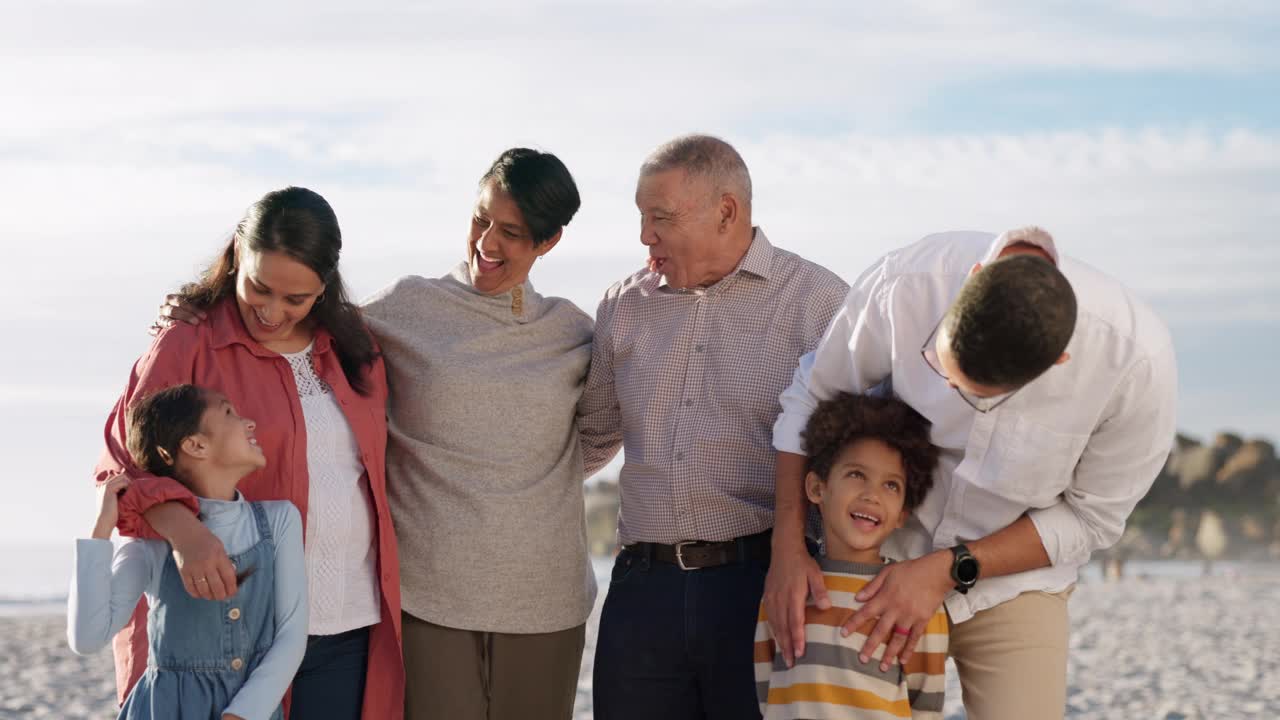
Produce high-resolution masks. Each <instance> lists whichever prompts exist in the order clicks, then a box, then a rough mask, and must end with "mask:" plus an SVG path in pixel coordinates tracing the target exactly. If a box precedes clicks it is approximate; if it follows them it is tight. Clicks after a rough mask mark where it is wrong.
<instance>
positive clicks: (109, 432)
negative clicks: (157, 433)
mask: <svg viewBox="0 0 1280 720" xmlns="http://www.w3.org/2000/svg"><path fill="white" fill-rule="evenodd" d="M199 332H200V330H199V329H197V328H194V327H191V326H189V325H187V324H185V323H177V324H176V325H174V326H173V327H171V328H168V329H166V330H163V331H161V333H160V335H159V336H158V337H157V338H156V339H155V341H154V342H152V344H151V348H150V349H149V350H147V352H146V353H145V354H144V355H143V356H142V357H140V358H138V361H137V362H136V363H134V365H133V371H132V373H130V375H129V384H128V385H127V386H126V387H125V390H124V392H123V393H122V394H121V395H120V399H119V400H117V401H116V404H115V407H113V408H112V409H111V415H110V416H108V417H107V422H106V426H105V428H104V429H103V436H104V437H103V439H104V447H103V450H102V456H101V457H100V459H99V460H98V464H97V466H96V468H95V472H94V479H95V481H96V482H98V483H102V482H104V481H106V479H107V478H108V477H110V476H112V475H115V474H117V473H120V472H127V473H128V474H129V476H130V477H131V478H132V482H130V484H129V488H128V489H127V490H126V491H125V493H124V494H123V495H122V496H121V497H120V519H119V521H118V522H117V523H116V525H117V527H118V528H119V530H120V534H121V535H125V536H129V537H142V538H151V539H156V538H158V537H159V536H158V535H157V534H156V533H155V531H154V530H152V529H151V526H150V525H148V524H147V521H146V519H145V518H144V517H143V515H142V514H143V513H144V512H146V511H147V510H149V509H150V508H152V507H154V506H156V505H158V504H160V503H163V502H169V501H177V502H181V503H183V504H184V505H186V506H187V507H188V508H190V509H191V512H192V513H196V512H199V510H200V506H199V503H198V502H197V500H196V497H195V495H193V494H192V493H191V491H190V490H188V489H187V488H186V487H184V486H183V485H182V484H181V483H179V482H177V481H176V480H173V479H172V478H168V477H162V476H157V475H152V474H150V473H146V472H143V471H142V470H141V469H140V468H139V467H138V466H137V465H136V464H135V463H134V462H133V458H132V456H131V455H130V454H129V449H128V443H127V429H128V414H129V408H130V407H132V406H133V404H134V403H135V402H137V401H138V400H140V399H142V398H145V397H146V396H148V395H150V394H151V393H154V392H157V391H159V390H163V389H164V388H167V387H170V386H173V385H178V384H181V383H189V382H191V381H192V378H193V376H194V369H193V368H194V363H195V348H196V344H197V342H198V333H199Z"/></svg>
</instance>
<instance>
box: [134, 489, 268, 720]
mask: <svg viewBox="0 0 1280 720" xmlns="http://www.w3.org/2000/svg"><path fill="white" fill-rule="evenodd" d="M250 507H251V508H252V510H253V516H254V519H255V520H256V521H257V524H258V542H257V543H256V544H255V545H254V546H253V547H251V548H249V549H248V550H246V551H244V552H242V553H238V554H236V555H233V556H231V561H232V562H233V563H234V564H235V567H236V570H237V572H239V573H242V574H243V573H246V572H248V571H250V570H251V569H252V571H253V572H252V574H251V575H249V576H248V577H246V578H245V579H244V581H243V582H241V583H240V586H239V590H238V591H237V593H236V595H235V596H234V597H231V598H228V599H226V600H221V601H218V600H201V599H198V598H193V597H191V595H189V594H188V593H187V590H186V588H184V587H183V586H182V576H181V575H180V574H179V572H178V566H177V564H176V563H175V562H174V560H173V553H170V554H169V557H168V559H167V560H166V561H165V565H164V569H163V570H162V571H161V577H160V589H159V593H158V596H157V597H156V598H155V602H154V603H153V604H152V605H151V610H150V612H149V613H148V615H147V639H148V655H147V671H146V672H145V673H144V674H143V675H142V678H141V679H140V680H138V684H137V685H135V686H134V688H133V691H132V692H130V693H129V697H128V699H126V700H125V702H124V706H123V707H122V708H120V718H122V719H128V720H197V719H198V720H219V719H220V718H221V717H222V711H223V710H225V709H226V707H227V706H228V705H230V704H231V700H232V698H234V697H235V695H236V692H237V691H239V689H240V686H241V685H243V684H244V681H245V680H246V679H248V677H249V673H251V672H253V670H254V668H256V667H257V666H258V663H260V662H261V661H262V658H263V656H264V655H266V653H267V650H269V649H270V648H271V643H272V641H273V640H274V639H275V634H276V622H275V556H276V548H275V541H274V539H273V538H272V535H271V525H270V523H268V522H267V514H266V512H265V511H264V510H263V509H262V506H261V505H260V504H259V503H250ZM283 717H284V713H283V711H282V710H281V709H280V708H279V707H277V708H276V710H275V712H274V713H272V714H271V720H283Z"/></svg>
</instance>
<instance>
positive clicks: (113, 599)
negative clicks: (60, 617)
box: [67, 539, 169, 655]
mask: <svg viewBox="0 0 1280 720" xmlns="http://www.w3.org/2000/svg"><path fill="white" fill-rule="evenodd" d="M168 551H169V546H168V544H167V543H163V542H160V541H157V540H129V541H126V542H124V543H123V544H121V545H120V547H119V549H113V547H112V544H111V541H110V540H95V539H81V540H76V548H75V569H74V571H73V572H72V575H71V589H70V592H68V594H67V642H68V644H70V645H71V650H72V652H74V653H76V654H77V655H90V654H92V653H96V652H98V651H99V650H101V649H102V648H104V647H106V646H107V645H108V644H110V642H111V638H112V637H113V636H114V635H115V634H116V633H117V632H120V630H121V629H123V628H124V626H125V625H126V624H127V623H128V622H129V618H131V617H133V611H134V608H136V607H137V606H138V599H139V598H141V597H142V594H143V592H145V591H146V589H147V586H148V585H150V583H151V579H152V576H153V575H154V573H155V569H156V568H157V567H158V562H157V561H158V560H159V561H163V559H164V558H165V557H166V556H167V554H168Z"/></svg>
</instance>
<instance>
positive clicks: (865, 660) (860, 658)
mask: <svg viewBox="0 0 1280 720" xmlns="http://www.w3.org/2000/svg"><path fill="white" fill-rule="evenodd" d="M858 659H859V660H861V661H862V664H863V665H866V664H867V662H868V661H869V660H871V658H869V657H867V656H866V655H859V656H858Z"/></svg>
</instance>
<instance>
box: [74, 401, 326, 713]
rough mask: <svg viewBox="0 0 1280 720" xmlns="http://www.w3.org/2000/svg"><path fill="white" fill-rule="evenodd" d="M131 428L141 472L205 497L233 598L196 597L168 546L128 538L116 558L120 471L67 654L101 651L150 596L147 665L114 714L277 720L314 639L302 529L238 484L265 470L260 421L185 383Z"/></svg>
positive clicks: (78, 593)
mask: <svg viewBox="0 0 1280 720" xmlns="http://www.w3.org/2000/svg"><path fill="white" fill-rule="evenodd" d="M128 424H129V427H128V438H129V452H130V454H131V455H132V456H133V460H134V462H136V463H137V466H138V467H139V468H140V469H142V470H144V471H146V472H149V473H153V474H156V475H164V476H168V477H172V478H175V479H176V480H178V481H179V482H181V483H182V484H183V485H185V486H186V487H188V488H189V489H190V490H191V491H192V492H193V493H195V495H196V496H198V498H199V505H200V514H199V518H200V521H201V522H202V523H203V524H204V525H205V527H207V528H208V529H209V530H210V531H211V532H213V534H214V535H216V536H217V537H218V539H219V540H221V542H222V544H223V545H224V546H225V547H226V550H227V553H228V555H229V556H230V557H231V560H232V562H233V563H234V565H235V568H236V576H237V586H238V591H237V592H236V594H235V595H233V596H231V597H229V598H227V599H225V600H220V601H215V600H202V599H197V598H194V597H192V595H191V594H190V593H189V592H187V590H186V588H184V586H183V580H182V576H181V574H180V573H179V569H178V567H177V564H176V563H175V561H174V559H173V553H172V552H171V547H170V545H169V543H167V542H164V541H163V540H137V539H131V540H128V541H126V542H125V543H124V544H122V545H121V546H120V547H119V548H118V549H116V550H115V551H114V553H113V550H112V544H111V542H110V537H111V529H112V528H113V527H114V526H115V524H116V521H117V519H118V513H119V510H118V505H117V496H118V495H119V494H120V493H121V492H123V491H124V490H125V488H126V487H128V485H129V478H128V476H126V475H117V476H115V477H114V478H112V479H111V480H109V481H107V482H106V483H103V485H102V486H101V487H100V489H99V493H100V496H101V500H100V503H99V505H100V508H99V511H98V519H97V523H96V525H95V526H94V529H93V535H92V539H88V540H77V541H76V564H75V574H74V576H73V577H72V583H71V593H70V597H69V599H68V605H69V607H68V612H67V639H68V640H69V641H70V643H71V649H72V650H74V651H75V652H76V653H79V654H81V655H83V654H87V653H92V652H96V651H98V650H100V649H102V648H103V647H105V646H106V645H107V644H108V643H109V642H110V641H111V637H112V636H113V635H114V634H115V633H116V632H118V631H119V630H120V629H121V628H123V627H124V626H125V624H126V623H127V622H128V621H129V618H130V616H131V615H132V614H133V610H134V607H135V606H136V605H137V604H138V599H139V597H141V596H142V595H143V594H144V593H145V594H146V597H147V601H148V603H149V605H150V611H149V613H148V616H147V635H148V638H149V643H150V645H149V648H148V649H149V653H148V661H147V669H146V672H145V674H144V675H143V676H142V678H141V679H140V680H139V682H138V683H137V685H135V686H134V688H133V690H132V692H130V693H129V696H128V698H127V699H126V700H125V702H124V706H123V707H122V708H121V710H120V718H127V719H129V720H140V719H144V718H145V719H148V720H149V719H152V718H154V719H157V720H159V719H161V718H163V719H164V720H192V719H195V718H199V719H200V720H207V719H209V718H219V717H221V718H222V720H267V718H271V719H273V720H274V719H276V718H283V712H282V711H281V706H280V702H281V699H282V698H283V697H284V694H285V690H286V689H288V687H289V683H290V682H291V681H292V680H293V676H294V673H295V672H296V671H297V669H298V665H299V664H300V663H301V662H302V656H303V653H304V651H305V649H306V640H307V594H306V589H307V578H306V565H305V562H304V559H303V553H302V520H301V516H300V515H299V513H298V510H297V508H295V507H294V506H293V504H292V503H290V502H288V501H275V502H262V503H256V502H255V503H250V502H246V501H245V500H244V498H243V497H242V496H241V495H240V493H239V491H238V490H237V489H236V485H237V483H239V482H240V480H241V478H243V477H244V476H246V475H248V474H250V473H252V472H253V471H254V470H257V469H259V468H262V467H264V466H265V465H266V457H265V456H264V454H263V452H262V449H261V448H259V447H258V443H257V440H256V438H255V437H254V422H253V421H252V420H250V419H248V418H242V417H240V416H239V415H237V414H236V410H235V408H234V407H232V405H231V403H230V401H228V400H227V398H226V396H224V395H222V394H221V393H219V392H216V391H212V390H205V389H202V388H198V387H195V386H194V385H177V386H174V387H171V388H168V389H165V390H161V391H159V392H157V393H155V394H153V395H151V396H150V397H147V398H145V399H144V400H142V401H141V402H139V403H137V404H136V405H135V406H134V407H133V408H132V409H131V411H130V413H129V417H128Z"/></svg>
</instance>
